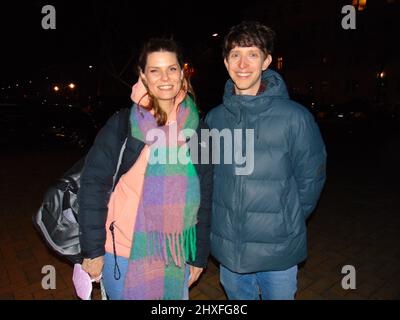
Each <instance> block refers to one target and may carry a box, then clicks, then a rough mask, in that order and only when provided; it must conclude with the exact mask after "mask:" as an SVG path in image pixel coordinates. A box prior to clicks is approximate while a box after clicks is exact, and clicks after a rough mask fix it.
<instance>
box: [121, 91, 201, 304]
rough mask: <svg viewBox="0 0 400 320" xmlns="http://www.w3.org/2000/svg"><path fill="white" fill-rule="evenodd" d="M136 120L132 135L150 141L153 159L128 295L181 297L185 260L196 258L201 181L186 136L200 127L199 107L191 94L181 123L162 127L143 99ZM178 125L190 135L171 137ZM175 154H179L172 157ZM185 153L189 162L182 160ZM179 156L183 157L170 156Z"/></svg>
mask: <svg viewBox="0 0 400 320" xmlns="http://www.w3.org/2000/svg"><path fill="white" fill-rule="evenodd" d="M130 121H131V128H132V136H133V137H134V138H136V139H139V140H141V141H143V142H145V143H146V144H147V145H149V147H150V158H149V160H148V164H147V168H146V172H145V179H144V185H143V192H142V196H141V199H140V202H139V208H138V212H137V218H136V219H137V220H136V223H135V230H134V234H133V243H132V249H131V254H130V257H129V261H128V271H127V274H126V277H125V285H124V299H127V300H156V299H174V300H180V299H182V297H183V292H184V288H183V283H184V277H185V262H186V261H187V260H188V259H190V258H191V259H192V260H194V259H195V257H196V223H197V211H198V209H199V206H200V182H199V178H198V176H197V173H196V169H195V167H194V165H193V163H192V161H191V158H190V153H189V151H188V146H187V144H186V141H187V139H188V138H190V135H191V134H193V132H194V130H196V128H197V126H198V123H199V116H198V112H197V109H196V106H195V104H194V102H193V100H192V99H191V98H190V97H189V96H187V97H186V98H185V100H184V101H183V102H182V103H181V104H180V106H179V108H178V112H177V121H176V123H175V124H171V125H169V126H160V127H159V126H158V125H157V122H156V120H155V118H154V116H153V115H152V114H151V113H150V112H149V111H147V110H146V109H144V108H143V107H141V106H139V105H137V104H135V105H134V107H133V108H132V112H131V115H130ZM173 125H175V128H173ZM173 129H175V131H176V130H177V132H178V133H179V132H182V134H184V137H182V136H181V137H180V138H179V139H178V140H177V139H176V135H175V139H174V138H171V137H173V134H172V135H171V137H170V133H171V130H173ZM184 129H191V130H186V132H185V131H182V130H184ZM188 131H190V132H191V133H190V132H189V133H188ZM161 132H163V133H164V135H163V136H164V137H165V138H166V139H165V141H164V142H163V143H160V141H158V140H157V139H155V140H156V141H150V140H152V138H151V137H152V136H153V137H154V134H156V135H157V134H159V133H161ZM181 138H183V139H181ZM161 140H162V139H161ZM182 140H183V141H182ZM182 148H183V149H182ZM174 153H175V157H172V158H170V155H171V156H174ZM178 153H179V154H180V156H179V157H178V156H177V154H178ZM182 155H183V157H184V158H185V161H180V159H182ZM163 156H164V157H163ZM176 158H178V160H177V161H169V160H170V159H176ZM163 160H166V161H165V162H164V161H163Z"/></svg>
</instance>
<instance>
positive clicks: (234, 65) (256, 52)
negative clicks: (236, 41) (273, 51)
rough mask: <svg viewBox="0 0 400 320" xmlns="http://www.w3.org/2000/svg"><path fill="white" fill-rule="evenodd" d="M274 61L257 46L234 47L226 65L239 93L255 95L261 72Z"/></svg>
mask: <svg viewBox="0 0 400 320" xmlns="http://www.w3.org/2000/svg"><path fill="white" fill-rule="evenodd" d="M271 61H272V57H271V55H268V56H267V57H266V56H265V54H264V53H263V52H262V51H261V50H260V49H259V48H257V47H255V46H253V47H234V48H233V49H232V50H231V51H230V52H229V55H228V57H227V58H225V60H224V63H225V67H226V69H227V70H228V73H229V76H230V77H231V79H232V81H233V82H234V83H235V92H236V94H237V95H250V96H255V95H256V94H257V92H258V89H259V88H260V83H261V73H262V71H264V70H266V69H267V68H268V66H269V65H270V63H271Z"/></svg>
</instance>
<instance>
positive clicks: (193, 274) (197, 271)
mask: <svg viewBox="0 0 400 320" xmlns="http://www.w3.org/2000/svg"><path fill="white" fill-rule="evenodd" d="M203 270H204V269H203V268H198V267H195V266H191V265H189V272H190V277H189V283H188V287H189V288H190V287H191V286H192V284H193V283H195V282H196V281H197V280H198V279H199V277H200V275H201V273H202V272H203Z"/></svg>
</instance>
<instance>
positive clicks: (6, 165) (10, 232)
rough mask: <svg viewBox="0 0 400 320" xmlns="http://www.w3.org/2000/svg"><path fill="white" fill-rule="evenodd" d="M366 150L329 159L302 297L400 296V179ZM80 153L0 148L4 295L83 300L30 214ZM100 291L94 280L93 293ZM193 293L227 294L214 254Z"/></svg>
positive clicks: (303, 269) (205, 296) (0, 290)
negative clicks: (50, 274) (46, 285)
mask: <svg viewBox="0 0 400 320" xmlns="http://www.w3.org/2000/svg"><path fill="white" fill-rule="evenodd" d="M350 149H352V148H349V150H350ZM331 151H332V153H333V155H335V152H336V155H338V154H339V152H338V150H334V149H333V148H332V150H331ZM328 153H329V150H328ZM367 154H368V150H366V151H365V152H364V153H363V154H362V156H359V157H358V158H353V157H351V156H348V157H344V156H343V157H338V158H336V159H335V158H334V157H333V158H332V160H330V161H331V162H330V163H328V179H327V183H326V187H325V190H324V192H323V194H322V196H321V199H320V202H319V205H318V207H317V209H316V210H315V212H314V213H313V215H312V216H311V218H310V220H309V221H308V231H309V234H308V241H309V257H308V259H307V260H306V262H305V263H302V264H301V265H300V269H299V273H298V291H297V294H296V299H298V300H337V299H340V300H342V299H345V300H354V299H356V300H377V299H385V300H386V299H389V300H390V299H399V298H400V246H399V232H398V230H399V229H400V215H399V213H400V210H399V209H400V208H399V201H398V200H399V199H398V198H399V195H400V192H399V187H398V185H397V184H396V181H398V180H395V179H394V178H393V177H394V173H393V172H392V171H391V170H386V171H384V170H383V171H382V170H380V169H382V168H384V165H382V163H379V161H378V162H376V161H375V160H373V161H367V162H365V161H364V162H363V161H362V160H363V159H366V158H363V157H364V155H366V156H367ZM80 156H81V154H80V153H78V152H73V151H63V150H48V151H46V150H20V151H18V150H14V151H8V152H6V153H4V154H2V155H1V158H0V177H1V179H0V184H1V185H0V201H1V208H0V300H3V299H10V300H14V299H15V300H31V299H35V300H53V299H57V300H58V299H61V300H64V299H66V300H71V299H77V297H76V294H75V291H74V288H73V284H72V266H71V265H69V264H68V263H65V262H63V261H62V260H60V259H59V258H58V257H57V256H55V255H53V254H52V253H51V252H50V251H49V250H48V249H47V248H46V246H45V245H44V243H43V241H42V239H41V238H40V237H39V235H38V234H37V232H36V231H35V229H34V227H33V225H32V222H31V219H32V215H33V213H34V212H35V211H36V210H37V209H38V207H39V206H40V203H41V199H42V195H43V193H44V191H45V190H46V188H47V187H48V186H49V185H50V184H51V183H52V182H53V181H54V180H55V179H56V178H57V177H59V176H60V175H61V174H62V173H63V172H65V171H66V170H67V169H68V168H69V167H70V166H71V165H72V164H73V163H74V162H75V161H76V160H77V159H79V157H80ZM374 159H375V158H374ZM360 160H361V162H360ZM386 169H387V168H386ZM371 172H375V173H376V174H371ZM380 172H386V173H385V175H384V176H382V175H381V174H380ZM48 265H50V266H54V267H55V270H56V288H55V289H49V290H45V289H43V287H42V281H44V280H43V279H44V277H45V276H46V272H45V271H44V270H42V269H43V267H44V266H48ZM348 265H351V266H353V267H354V268H355V271H356V288H355V289H348V290H345V289H343V287H342V285H341V283H342V280H343V278H344V277H345V276H346V274H344V273H342V268H343V267H344V266H348ZM42 271H44V272H43V273H42ZM99 298H100V290H99V288H98V287H95V289H94V291H93V299H99ZM190 299H194V300H210V299H211V300H225V299H226V295H225V293H224V290H223V288H222V286H221V284H220V283H219V266H218V263H217V262H216V261H215V260H214V259H210V262H209V265H208V268H207V269H206V271H205V273H203V275H202V276H201V278H200V281H198V283H197V284H196V285H195V286H193V287H192V289H191V290H190Z"/></svg>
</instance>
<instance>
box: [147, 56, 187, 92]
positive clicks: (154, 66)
mask: <svg viewBox="0 0 400 320" xmlns="http://www.w3.org/2000/svg"><path fill="white" fill-rule="evenodd" d="M141 77H142V79H144V81H145V83H146V84H147V86H148V88H149V90H150V91H151V93H152V94H153V95H154V96H155V98H156V99H158V100H173V99H174V98H175V97H176V96H177V94H178V93H179V91H180V89H181V87H182V79H183V73H182V72H181V68H180V66H179V63H178V59H177V57H176V54H175V53H174V52H167V51H159V52H152V53H150V54H148V56H147V63H146V67H145V70H144V71H142V72H141Z"/></svg>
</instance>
